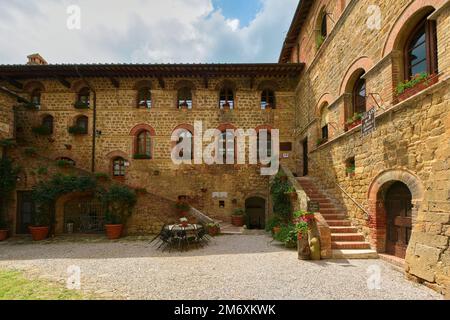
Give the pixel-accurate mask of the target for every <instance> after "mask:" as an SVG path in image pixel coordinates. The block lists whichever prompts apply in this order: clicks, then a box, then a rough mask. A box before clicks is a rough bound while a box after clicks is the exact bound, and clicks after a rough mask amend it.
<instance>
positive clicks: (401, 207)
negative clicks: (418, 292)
mask: <svg viewBox="0 0 450 320" xmlns="http://www.w3.org/2000/svg"><path fill="white" fill-rule="evenodd" d="M385 207H386V214H387V235H386V237H387V239H386V252H387V253H388V254H391V255H394V256H396V257H399V258H402V259H404V258H405V256H406V249H407V248H408V244H409V240H410V238H411V232H412V195H411V192H410V191H409V189H408V187H407V186H406V185H405V184H403V183H401V182H396V183H394V184H393V185H392V186H391V187H390V188H389V189H388V191H387V193H386V200H385Z"/></svg>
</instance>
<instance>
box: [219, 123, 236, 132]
mask: <svg viewBox="0 0 450 320" xmlns="http://www.w3.org/2000/svg"><path fill="white" fill-rule="evenodd" d="M236 129H237V128H236V127H235V126H233V125H232V124H231V123H223V124H221V125H219V126H218V127H217V130H219V131H220V132H224V131H226V130H236Z"/></svg>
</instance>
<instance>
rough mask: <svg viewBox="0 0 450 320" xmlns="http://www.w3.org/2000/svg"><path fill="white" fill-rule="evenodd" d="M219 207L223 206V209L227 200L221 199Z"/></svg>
mask: <svg viewBox="0 0 450 320" xmlns="http://www.w3.org/2000/svg"><path fill="white" fill-rule="evenodd" d="M219 208H221V209H224V208H225V201H223V200H221V201H219Z"/></svg>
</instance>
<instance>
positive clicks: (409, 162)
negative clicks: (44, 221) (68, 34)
mask: <svg viewBox="0 0 450 320" xmlns="http://www.w3.org/2000/svg"><path fill="white" fill-rule="evenodd" d="M449 3H450V1H445V0H399V1H394V0H372V1H368V0H321V1H313V0H302V1H300V3H299V6H298V8H297V10H296V12H295V16H294V19H293V21H292V25H291V27H290V29H289V32H288V34H287V36H286V40H285V42H284V45H283V48H282V51H281V55H280V60H279V62H278V63H277V64H230V65H220V64H219V65H216V64H212V65H209V64H201V65H101V64H99V65H48V64H47V62H46V61H45V60H44V59H43V58H42V57H40V56H39V55H32V56H30V57H29V63H28V65H14V66H8V65H3V66H0V79H1V81H0V134H1V136H0V138H2V139H5V138H14V139H15V140H16V141H17V142H18V148H15V149H14V150H11V151H8V152H11V155H12V157H13V158H14V159H15V161H16V162H17V163H20V164H21V165H22V167H23V168H24V170H23V171H24V172H23V173H21V177H20V180H19V185H18V190H17V192H16V193H15V196H14V199H13V201H12V202H11V205H10V208H9V214H10V218H11V221H12V224H13V228H12V229H13V231H14V232H15V233H22V232H24V231H25V230H26V222H24V220H26V219H25V218H26V217H27V215H29V213H30V212H29V210H28V211H27V210H26V209H24V208H31V207H32V204H30V200H29V191H30V190H31V188H32V187H33V185H35V184H36V183H37V181H39V180H40V179H45V176H48V175H50V174H51V173H52V172H56V171H60V169H59V168H58V167H56V166H55V165H54V162H55V160H57V159H64V160H66V161H68V162H70V163H71V164H72V165H73V166H74V168H73V170H78V171H77V172H78V173H79V174H88V173H89V172H103V173H107V174H108V175H110V176H111V178H112V179H114V180H116V181H118V182H120V183H125V184H127V185H130V186H133V187H135V188H140V189H145V190H146V193H145V194H143V195H140V197H139V203H138V206H137V208H136V212H135V214H134V215H133V217H132V218H131V220H132V221H131V222H130V224H129V230H128V231H129V232H130V233H148V232H155V231H157V230H158V228H159V227H160V225H161V223H163V222H164V220H165V219H166V218H167V217H168V216H170V215H172V214H174V213H173V202H174V201H176V200H177V199H178V198H179V197H180V196H182V197H187V198H188V199H189V201H190V203H191V204H192V205H193V207H195V208H196V209H198V210H200V211H201V212H202V213H203V214H205V215H207V216H209V217H212V218H216V219H221V220H226V219H228V217H229V216H230V215H231V213H232V212H233V210H234V209H236V208H245V207H248V208H252V212H254V214H255V216H254V217H253V220H252V221H253V223H254V226H255V227H259V228H262V227H264V224H265V222H266V220H267V218H268V216H269V214H270V211H271V208H270V194H269V177H265V176H262V175H261V174H260V166H259V165H249V164H247V165H236V164H235V165H212V166H209V165H205V164H202V165H198V164H192V165H175V164H174V163H173V162H172V160H171V157H170V156H171V149H172V147H173V146H174V144H176V141H175V142H173V141H171V135H172V133H173V132H174V131H175V130H176V129H180V128H181V129H184V132H185V134H186V135H195V132H194V127H193V126H194V122H195V121H199V120H200V121H202V123H203V126H204V128H207V129H211V128H217V129H219V130H220V131H222V132H223V131H225V130H226V129H231V128H241V129H255V130H258V129H269V131H270V130H274V129H278V130H280V158H281V163H282V165H283V167H284V168H286V170H288V171H291V172H292V173H293V176H296V177H298V178H296V180H297V181H298V186H297V189H299V190H298V191H299V194H302V193H301V192H303V191H304V192H303V194H306V196H307V198H308V199H309V200H314V199H316V200H318V201H319V202H320V204H321V207H322V208H321V210H320V211H321V215H320V217H319V218H320V220H321V221H322V226H321V232H322V231H323V233H321V237H322V238H321V242H322V245H323V247H326V246H329V247H330V251H329V252H330V253H331V254H335V257H338V256H342V254H343V255H344V257H352V252H351V250H355V249H360V250H362V249H368V250H369V249H371V250H372V251H373V252H375V251H376V252H377V253H379V254H381V256H382V257H384V258H386V259H390V260H393V261H397V262H398V261H403V260H402V259H405V260H404V261H405V268H406V272H407V275H408V276H409V277H410V278H411V279H415V280H417V281H419V282H423V283H425V284H427V285H429V286H431V287H433V288H434V289H436V290H438V291H441V292H445V290H448V287H449V285H450V251H449V249H448V244H449V237H450V105H449V83H450V79H449V77H450V75H449V72H450V54H449V52H450V41H449V40H450V39H449V37H450V35H449V34H450V33H449V32H448V30H449V29H450V5H449ZM411 80H412V81H411ZM23 101H27V102H35V103H34V104H33V103H31V104H29V103H23ZM19 102H20V103H19ZM225 102H228V104H227V105H225V106H224V103H225ZM268 103H270V104H271V108H266V105H267V104H268ZM30 105H31V106H33V105H39V108H36V109H33V108H30V107H29V106H30ZM27 106H28V107H27ZM27 146H28V147H29V146H33V147H34V148H36V150H37V154H38V157H33V158H30V157H26V156H24V151H23V148H25V147H27ZM194 152H195V148H194ZM42 167H45V168H46V169H48V173H47V174H44V175H42V174H39V171H41V172H42V170H40V169H42ZM85 197H86V195H74V196H71V197H67V198H64V199H61V200H59V201H58V204H57V206H56V210H57V213H58V215H59V216H58V227H57V231H59V232H64V221H65V219H66V218H65V215H66V214H67V213H68V212H71V208H73V207H74V206H77V205H78V203H79V202H80V199H84V200H83V201H85V202H88V200H86V199H85ZM255 208H256V209H257V210H254V209H255ZM325 234H328V235H329V237H328V236H325ZM346 250H347V251H346ZM349 250H350V251H349ZM339 252H340V254H341V255H337V254H338V253H339ZM346 254H347V255H346ZM356 256H358V255H356ZM391 257H392V258H391ZM395 257H397V259H395Z"/></svg>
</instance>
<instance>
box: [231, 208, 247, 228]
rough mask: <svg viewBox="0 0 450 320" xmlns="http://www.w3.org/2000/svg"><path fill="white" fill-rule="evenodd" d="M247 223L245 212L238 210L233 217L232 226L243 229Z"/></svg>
mask: <svg viewBox="0 0 450 320" xmlns="http://www.w3.org/2000/svg"><path fill="white" fill-rule="evenodd" d="M244 223H245V210H244V209H236V210H234V213H233V215H232V216H231V224H232V225H233V226H235V227H243V226H244Z"/></svg>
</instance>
